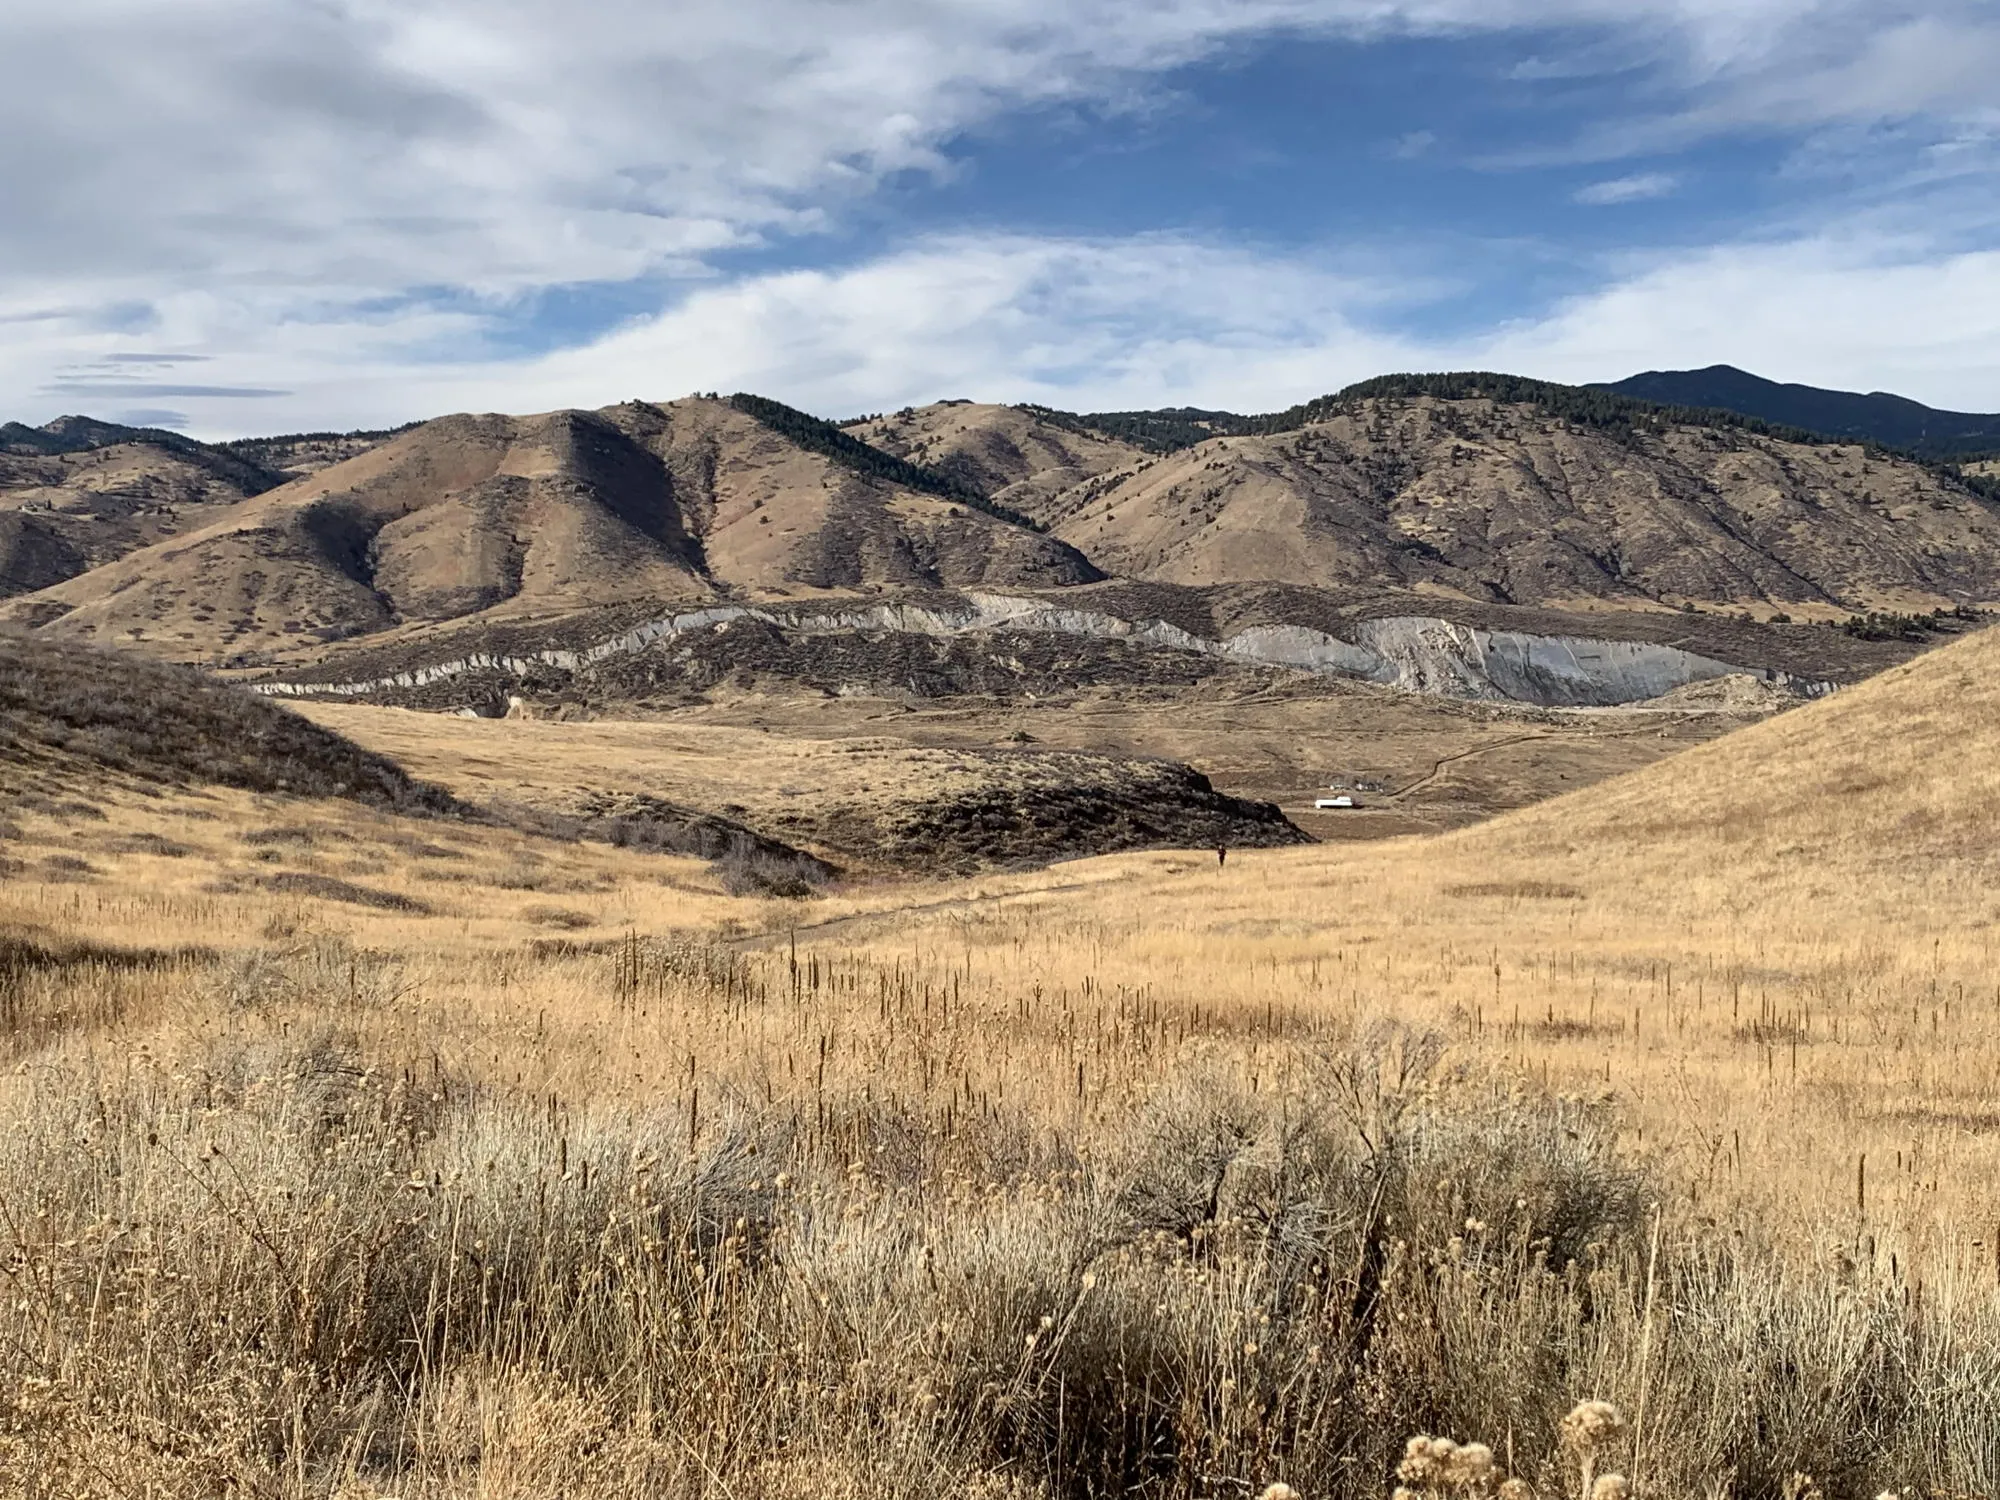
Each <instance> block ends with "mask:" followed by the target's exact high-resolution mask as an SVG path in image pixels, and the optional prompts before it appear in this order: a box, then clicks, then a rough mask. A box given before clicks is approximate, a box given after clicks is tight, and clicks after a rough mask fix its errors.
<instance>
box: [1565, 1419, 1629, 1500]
mask: <svg viewBox="0 0 2000 1500" xmlns="http://www.w3.org/2000/svg"><path fill="white" fill-rule="evenodd" d="M1562 1435H1563V1441H1564V1442H1566V1443H1568V1444H1569V1445H1570V1446H1571V1447H1572V1448H1574V1449H1576V1451H1577V1452H1579V1453H1582V1454H1584V1455H1586V1456H1588V1455H1589V1454H1592V1453H1595V1452H1597V1451H1598V1450H1599V1449H1600V1448H1607V1447H1609V1446H1610V1445H1611V1444H1613V1443H1615V1442H1617V1441H1618V1439H1619V1438H1621V1437H1623V1436H1624V1435H1625V1418H1624V1417H1623V1415H1621V1414H1620V1412H1619V1410H1618V1408H1617V1407H1615V1406H1613V1405H1612V1404H1611V1403H1610V1402H1609V1401H1579V1402H1577V1404H1576V1407H1575V1409H1574V1410H1573V1411H1571V1412H1570V1414H1569V1415H1568V1416H1566V1417H1564V1418H1563V1419H1562ZM1619 1482H1620V1483H1621V1484H1622V1483H1623V1482H1624V1481H1622V1480H1621V1481H1619Z"/></svg>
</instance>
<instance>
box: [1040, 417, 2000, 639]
mask: <svg viewBox="0 0 2000 1500" xmlns="http://www.w3.org/2000/svg"><path fill="white" fill-rule="evenodd" d="M1570 394H1572V395H1574V396H1576V397H1578V398H1587V397H1588V396H1589V394H1590V393H1586V392H1574V393H1570ZM1635 410H1636V411H1637V416H1636V417H1634V416H1631V415H1630V414H1629V413H1628V414H1626V415H1627V420H1624V421H1616V420H1613V418H1615V417H1618V416H1619V415H1620V413H1618V412H1615V411H1614V412H1611V413H1610V415H1609V416H1607V417H1606V418H1605V419H1604V420H1603V421H1602V422H1601V423H1596V424H1593V423H1592V422H1590V421H1588V420H1583V419H1581V418H1577V419H1573V418H1572V417H1571V416H1569V415H1566V414H1564V412H1563V410H1562V409H1561V408H1560V407H1559V408H1557V409H1556V410H1551V409H1550V408H1549V406H1548V405H1547V404H1546V403H1542V402H1539V401H1533V400H1493V399H1487V398H1484V397H1473V398H1467V399H1443V398H1441V397H1437V396H1430V395H1405V394H1383V395H1364V396H1358V397H1342V398H1332V399H1330V400H1328V401H1327V402H1324V403H1314V404H1313V406H1312V407H1310V408H1305V409H1302V411H1303V412H1304V413H1305V416H1306V420H1304V421H1303V422H1302V423H1301V424H1300V425H1297V426H1296V427H1294V428H1293V429H1292V430H1281V431H1272V432H1268V433H1252V434H1248V435H1237V436H1230V437H1223V438H1214V439H1210V440H1208V441H1206V442H1203V443H1201V444H1199V445H1197V446H1195V447H1192V448H1187V449H1184V450H1181V451H1177V452H1173V453H1169V454H1166V455H1164V456H1161V457H1157V458H1150V459H1146V460H1142V461H1139V462H1136V463H1132V464H1129V465H1126V466H1124V467H1121V468H1118V469H1114V470H1110V471H1108V472H1106V473H1103V474H1101V475H1099V476H1097V477H1096V478H1094V479H1092V480H1089V481H1086V482H1085V483H1083V484H1081V485H1078V486H1076V487H1074V488H1072V489H1070V490H1068V491H1065V492H1064V493H1063V494H1062V495H1060V496H1058V497H1056V498H1054V499H1053V500H1051V501H1049V502H1048V503H1047V504H1046V506H1045V507H1044V509H1045V512H1046V514H1047V516H1048V518H1049V520H1050V521H1051V524H1052V529H1053V531H1054V533H1055V534H1056V535H1058V536H1060V537H1062V538H1063V539H1064V540H1066V541H1068V542H1071V543H1072V544H1074V545H1075V546H1077V547H1078V548H1079V549H1080V550H1082V551H1083V552H1085V553H1086V554H1088V555H1089V556H1090V557H1091V559H1092V560H1093V561H1094V562H1095V563H1097V565H1098V566H1100V567H1102V568H1104V569H1105V570H1106V571H1107V572H1111V573H1116V574H1122V575H1125V576H1128V577H1133V578H1140V579H1146V580H1151V581H1158V582H1172V583H1187V584H1214V583H1232V582H1246V581H1252V580H1256V581H1265V582H1278V583H1290V584H1298V585H1304V586H1309V587H1318V588H1331V589H1336V590H1349V589H1356V588H1364V587H1384V586H1386V587H1391V588H1414V589H1421V590H1426V591H1433V592H1442V593H1446V594H1450V595H1456V596H1459V597H1463V598H1468V599H1475V600H1487V601H1494V602H1502V603H1516V604H1534V605H1544V606H1553V607H1562V606H1565V605H1569V606H1575V605H1579V604H1597V603H1601V602H1612V601H1616V602H1626V603H1638V604H1653V605H1657V604H1667V605H1678V604H1680V603H1682V602H1684V601H1695V602H1698V603H1703V604H1711V605H1714V604H1721V605H1739V604H1751V605H1764V606H1784V607H1787V608H1792V607H1798V606H1806V607H1807V608H1808V609H1811V608H1813V607H1817V608H1819V609H1820V610H1821V611H1822V612H1825V613H1840V612H1846V611H1850V610H1863V609H1873V608H1901V609H1907V608H1912V607H1919V606H1921V607H1925V608H1929V607H1934V606H1937V605H1943V604H1949V603H1964V602H1971V601H1974V600H1983V599H1991V598H1994V597H1996V596H2000V509H1996V508H1995V507H1994V506H1993V505H1992V504H1990V503H1988V502H1987V501H1985V500H1983V499H1981V498H1980V497H1978V496H1976V495H1974V494H1972V493H1971V492H1970V491H1968V490H1966V489H1965V488H1964V487H1962V486H1960V485H1958V484H1956V483H1954V482H1952V481H1951V480H1950V479H1948V478H1946V477H1943V476H1940V475H1939V474H1936V473H1934V472H1932V471H1931V470H1929V469H1926V468H1925V467H1924V466H1923V465H1921V464H1918V463H1915V462H1913V461H1909V460H1905V459H1899V458H1894V457H1890V456H1885V455H1881V454H1871V453H1867V452H1864V451H1862V450H1861V449H1860V448H1858V447H1847V446H1841V445H1834V444H1813V443H1810V442H1801V441H1787V440H1784V439H1782V438H1779V437H1776V436H1773V435H1770V434H1768V433H1764V432H1758V431H1754V430H1749V429H1744V428H1730V427H1727V426H1701V425H1693V424H1690V423H1684V422H1674V421H1669V420H1666V419H1665V417H1664V416H1662V415H1660V414H1654V413H1649V412H1647V411H1646V410H1645V409H1643V408H1635ZM1583 415H1584V416H1587V415H1588V414H1587V413H1584V414H1583ZM1263 420H1264V421H1265V423H1266V425H1273V426H1275V425H1277V424H1276V419H1263Z"/></svg>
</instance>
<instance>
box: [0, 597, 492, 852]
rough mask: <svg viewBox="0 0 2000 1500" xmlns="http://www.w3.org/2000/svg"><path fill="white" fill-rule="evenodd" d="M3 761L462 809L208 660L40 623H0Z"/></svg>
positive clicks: (146, 779) (397, 806)
mask: <svg viewBox="0 0 2000 1500" xmlns="http://www.w3.org/2000/svg"><path fill="white" fill-rule="evenodd" d="M9 761H12V762H15V763H17V764H23V765H25V764H36V763H39V764H43V765H49V764H57V765H62V764H66V765H69V766H73V767H78V768H82V769H85V770H88V771H92V772H109V773H113V774H117V775H122V776H125V777H129V778H132V779H134V780H136V781H138V782H140V783H155V784H167V785H174V786H200V785H213V786H228V787H235V788H239V789H241V790H245V791H253V792H284V793H290V794H292V795H294V796H300V797H340V798H346V799H347V800H349V801H354V802H360V803H365V804H367V805H368V806H371V807H377V808H381V809H383V810H385V811H389V812H395V813H402V814H413V815H418V816H438V815H453V814H459V813H463V812H464V811H465V809H464V807H463V806H462V804H460V803H459V802H458V801H457V799H455V798H454V797H452V796H451V795H450V794H449V793H448V792H445V791H443V790H442V789H440V788H438V787H434V786H430V785H428V784H426V783H424V782H420V781H417V780H416V779H414V778H413V777H411V776H410V775H408V774H407V773H406V772H405V771H403V770H402V768H401V767H399V766H397V765H396V764H395V763H394V762H393V761H391V760H388V759H386V758H385V757H383V756H380V755H376V754H374V753H372V752H370V751H367V750H363V749H362V748H361V747H360V746H358V745H355V744H353V743H352V742H350V741H348V740H345V739H343V738H342V737H341V736H339V735H337V734H334V733H332V732H331V731H330V730H325V729H322V728H320V727H319V726H318V725H316V724H313V723H311V722H310V721H309V720H306V719H303V718H301V717H300V716H299V715H297V714H295V713H292V712H290V711H289V710H288V709H285V708H282V707H280V706H279V705H277V704H275V703H273V702H271V701H270V700H268V699H266V698H262V697H260V696H258V695H257V694H255V693H251V692H247V691H245V690H244V689H242V688H238V687H234V686H232V685H230V684H228V683H225V682H222V681H220V680H218V679H216V678H214V677H211V676H209V675H208V674H207V673H205V672H201V671H197V670H196V669H194V668H192V667H181V666H174V665H171V664H168V663H165V662H159V661H154V660H151V659H149V658H147V657H143V656H139V655H136V654H133V653H125V652H114V651H106V650H103V649H100V648H98V647H94V646H85V645H81V644H77V643H75V642H70V641H55V640H49V639H46V638H44V637H41V636H37V635H22V634H16V633H7V634H4V635H0V773H4V770H5V767H6V763H7V762H9ZM0 785H4V784H0Z"/></svg>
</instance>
